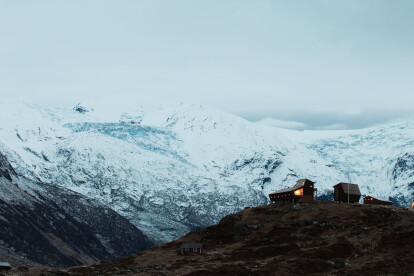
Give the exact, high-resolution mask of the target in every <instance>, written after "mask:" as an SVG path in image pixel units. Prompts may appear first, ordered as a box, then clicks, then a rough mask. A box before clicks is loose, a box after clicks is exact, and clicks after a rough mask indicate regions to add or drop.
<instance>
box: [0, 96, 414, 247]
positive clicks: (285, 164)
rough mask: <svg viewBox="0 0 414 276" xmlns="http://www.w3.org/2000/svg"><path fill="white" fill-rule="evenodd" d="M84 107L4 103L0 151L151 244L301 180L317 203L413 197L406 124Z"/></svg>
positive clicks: (25, 172) (413, 129)
mask: <svg viewBox="0 0 414 276" xmlns="http://www.w3.org/2000/svg"><path fill="white" fill-rule="evenodd" d="M89 106H91V107H89ZM89 106H88V105H85V104H80V105H77V106H76V107H75V108H74V109H57V108H47V107H40V106H36V105H31V104H24V103H20V102H10V101H0V117H1V118H2V120H1V123H0V152H1V153H3V154H4V156H5V158H6V159H7V161H8V162H9V163H10V164H11V166H12V167H13V169H14V170H15V171H16V173H17V174H18V175H20V176H22V177H25V179H30V180H32V181H33V182H36V183H43V184H41V185H39V187H42V185H45V187H48V188H47V189H52V187H53V188H54V189H58V190H59V191H68V192H69V191H70V192H73V193H76V194H77V195H79V196H81V197H82V198H85V200H86V199H91V200H90V201H89V202H93V203H96V204H101V205H102V206H105V207H106V208H108V209H110V210H113V211H114V212H116V213H117V214H119V215H120V216H122V217H123V218H125V219H127V220H128V221H129V222H130V223H131V224H133V225H134V226H135V227H136V228H137V229H140V230H142V232H143V233H144V235H146V236H147V237H148V238H149V239H150V242H151V243H155V244H157V243H164V242H167V241H171V240H173V239H175V238H177V237H179V236H182V235H184V234H185V233H187V232H189V231H191V230H193V229H194V228H196V227H205V226H208V225H211V224H214V223H217V221H219V220H220V219H221V218H222V217H223V216H225V215H227V214H229V213H233V212H237V211H239V210H241V209H243V208H244V207H245V206H258V205H262V204H266V203H267V202H268V198H267V194H268V193H269V192H271V191H274V190H277V189H280V188H284V187H287V186H291V185H293V184H294V183H295V182H296V180H297V179H298V178H309V179H311V180H313V181H316V187H317V188H318V195H319V196H320V198H331V197H332V186H333V185H334V184H335V183H338V182H340V181H352V182H355V183H358V184H360V186H361V191H362V193H363V194H371V195H373V196H377V197H379V198H384V199H391V200H393V201H394V202H395V203H396V204H400V205H406V204H407V203H408V202H410V201H412V200H413V199H414V186H413V184H412V183H413V182H414V167H413V156H414V154H413V152H414V149H413V140H412V137H414V122H412V121H406V122H402V123H398V124H392V125H387V126H381V127H376V128H372V129H366V130H352V131H331V132H315V131H302V132H301V131H288V130H282V129H276V128H270V127H264V126H260V125H257V124H253V123H251V122H248V121H246V120H244V119H242V118H239V117H237V116H234V115H231V114H227V113H224V112H220V111H217V110H214V109H209V108H205V107H202V106H194V105H192V106H191V105H190V106H189V105H178V106H172V107H140V106H137V105H135V104H134V103H132V104H131V106H132V107H130V106H127V105H126V104H124V103H123V104H121V105H119V104H116V103H112V102H111V103H104V104H99V103H98V102H96V103H92V104H91V105H89ZM116 109H118V110H116ZM44 183H49V184H44ZM28 187H30V185H28ZM36 189H37V188H36ZM59 198H60V197H57V196H56V197H54V198H51V201H53V202H58V201H59Z"/></svg>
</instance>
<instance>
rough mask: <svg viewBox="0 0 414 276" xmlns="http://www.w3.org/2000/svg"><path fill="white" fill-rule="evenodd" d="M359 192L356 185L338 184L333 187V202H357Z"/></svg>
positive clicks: (359, 195)
mask: <svg viewBox="0 0 414 276" xmlns="http://www.w3.org/2000/svg"><path fill="white" fill-rule="evenodd" d="M360 198H361V192H360V191H359V187H358V184H352V183H344V182H341V183H338V184H336V185H335V186H334V200H335V201H339V202H348V200H349V202H350V203H354V202H359V199H360Z"/></svg>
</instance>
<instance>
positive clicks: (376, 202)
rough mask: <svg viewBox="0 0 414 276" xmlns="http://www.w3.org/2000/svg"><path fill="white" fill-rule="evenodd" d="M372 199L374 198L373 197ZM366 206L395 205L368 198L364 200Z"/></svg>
mask: <svg viewBox="0 0 414 276" xmlns="http://www.w3.org/2000/svg"><path fill="white" fill-rule="evenodd" d="M371 198H372V197H371ZM364 204H373V205H393V203H392V202H389V201H384V200H379V199H375V198H372V200H369V199H368V198H364Z"/></svg>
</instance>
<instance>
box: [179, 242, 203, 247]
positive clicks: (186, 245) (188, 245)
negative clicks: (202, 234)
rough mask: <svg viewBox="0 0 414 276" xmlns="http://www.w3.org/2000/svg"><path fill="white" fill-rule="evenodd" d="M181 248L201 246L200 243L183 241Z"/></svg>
mask: <svg viewBox="0 0 414 276" xmlns="http://www.w3.org/2000/svg"><path fill="white" fill-rule="evenodd" d="M181 248H203V244H202V243H183V244H182V245H181Z"/></svg>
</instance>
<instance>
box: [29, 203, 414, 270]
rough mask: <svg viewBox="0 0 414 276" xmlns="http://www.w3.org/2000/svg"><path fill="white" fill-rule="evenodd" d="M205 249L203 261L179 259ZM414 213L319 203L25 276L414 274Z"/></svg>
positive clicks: (247, 213) (257, 210)
mask: <svg viewBox="0 0 414 276" xmlns="http://www.w3.org/2000/svg"><path fill="white" fill-rule="evenodd" d="M184 242H202V243H204V251H203V253H202V254H201V255H195V256H181V255H178V250H179V248H180V245H181V244H182V243H184ZM413 245H414V211H413V210H409V209H406V208H402V207H395V206H372V205H371V206H370V205H360V204H350V205H347V204H339V203H334V202H328V201H322V202H315V203H312V204H307V203H296V204H292V203H277V204H269V205H264V206H259V207H253V208H245V209H244V210H243V211H241V212H239V213H235V214H231V215H228V216H226V217H224V218H223V219H221V220H220V222H219V223H218V224H217V225H213V226H210V227H206V228H198V229H196V230H195V231H192V232H190V233H188V234H187V235H185V236H183V237H181V238H180V239H178V240H175V241H173V242H170V243H166V244H164V245H159V246H156V247H153V248H151V249H148V250H146V251H143V252H141V253H138V254H136V255H132V256H130V257H125V258H121V259H119V260H117V261H114V262H109V263H105V262H103V263H101V264H99V265H92V266H80V267H73V268H69V269H66V270H51V269H46V268H44V269H40V268H37V269H32V270H30V271H29V272H27V273H26V274H24V275H413V273H414V263H413V260H414V251H413Z"/></svg>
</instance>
